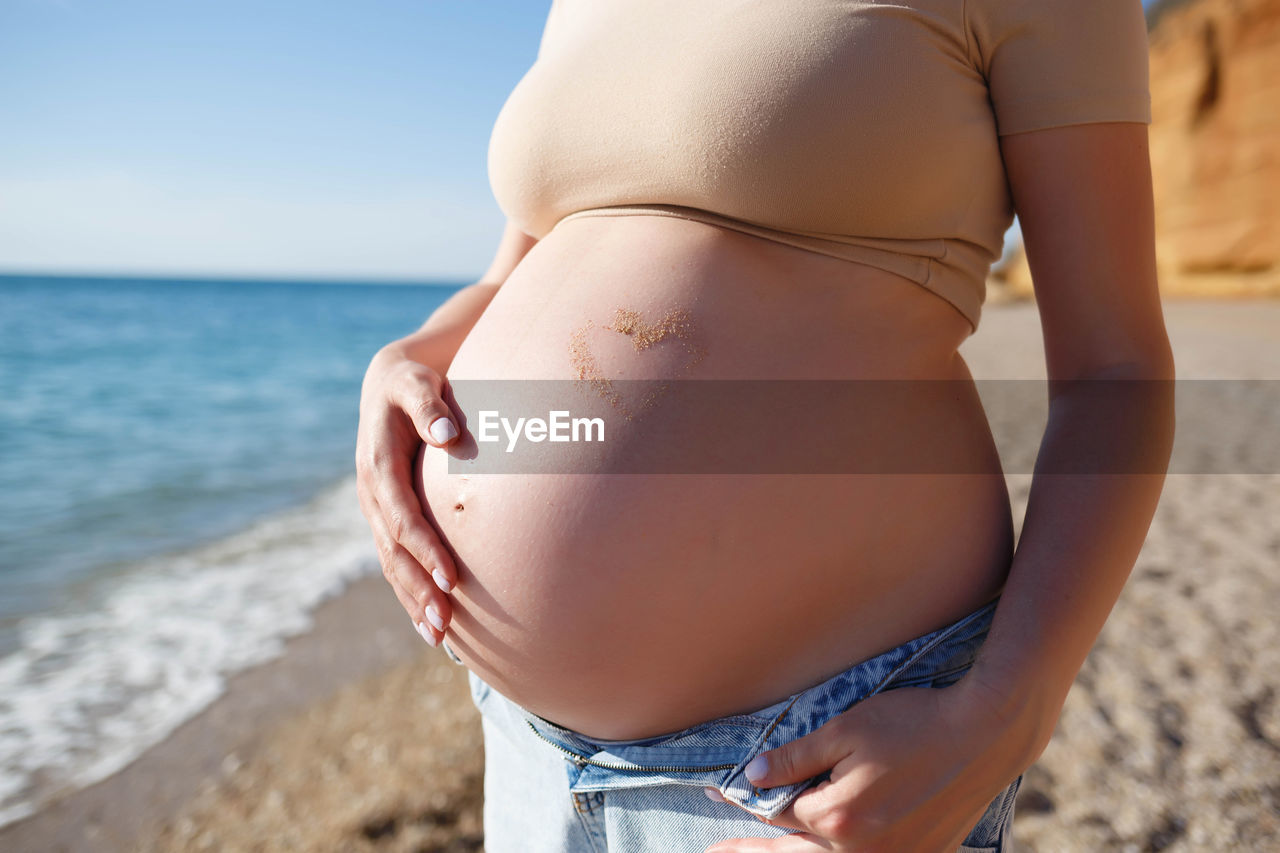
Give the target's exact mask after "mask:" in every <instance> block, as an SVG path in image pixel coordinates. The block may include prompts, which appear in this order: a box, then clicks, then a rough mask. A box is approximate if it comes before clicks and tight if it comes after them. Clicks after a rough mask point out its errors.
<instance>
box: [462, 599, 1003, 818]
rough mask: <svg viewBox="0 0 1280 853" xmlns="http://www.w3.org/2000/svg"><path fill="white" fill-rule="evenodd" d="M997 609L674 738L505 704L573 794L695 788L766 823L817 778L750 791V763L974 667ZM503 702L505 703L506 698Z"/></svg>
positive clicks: (992, 604)
mask: <svg viewBox="0 0 1280 853" xmlns="http://www.w3.org/2000/svg"><path fill="white" fill-rule="evenodd" d="M998 603H999V598H997V599H995V600H992V601H990V602H988V603H987V604H984V605H983V606H982V607H980V608H978V609H977V610H975V611H973V612H972V613H970V614H968V615H967V616H964V617H962V618H961V619H959V620H957V621H956V622H953V623H952V624H950V625H947V626H945V627H943V628H939V629H937V630H935V631H932V632H930V633H928V634H924V635H922V636H920V637H916V638H915V639H913V640H909V641H907V642H906V643H903V644H902V645H900V646H897V647H895V648H893V649H890V650H889V651H886V652H883V653H881V654H879V655H876V656H875V657H872V658H869V659H867V660H865V661H862V662H861V663H858V664H855V665H854V666H852V667H850V668H849V669H847V670H845V671H844V672H842V673H839V674H838V675H835V676H833V677H831V678H829V679H827V680H826V681H823V682H822V683H820V684H817V685H815V686H813V687H811V688H808V689H806V690H803V691H801V692H800V693H796V694H795V695H793V696H790V697H788V698H787V699H784V700H782V701H780V702H777V703H775V704H773V705H770V706H768V707H767V708H762V709H760V710H759V711H755V712H752V713H750V714H742V715H735V716H729V717H721V718H719V719H716V720H710V721H708V722H706V723H701V724H699V725H696V726H693V727H692V728H689V729H685V730H684V731H681V732H676V733H673V734H665V735H659V736H656V737H651V738H643V739H639V740H624V741H617V740H602V739H599V738H590V737H587V736H585V735H582V734H580V733H578V732H575V731H572V730H570V729H566V728H564V727H562V726H559V725H556V724H555V723H552V722H550V721H549V720H545V719H543V718H542V717H539V716H537V715H535V714H533V713H531V712H529V711H527V710H525V709H524V708H521V707H520V706H518V705H515V704H514V703H510V704H511V708H512V709H513V710H514V711H515V712H516V719H521V720H523V723H524V726H526V727H527V729H526V734H527V733H528V729H532V731H533V733H534V734H536V735H537V737H538V739H540V740H541V741H543V742H544V744H543V746H544V747H545V748H548V749H550V748H553V747H554V748H555V749H557V750H558V751H559V752H560V754H561V757H563V758H564V759H566V761H568V762H569V763H570V764H571V765H572V767H571V768H570V787H571V789H572V790H573V791H576V792H583V791H605V790H610V789H617V788H624V787H647V786H651V785H662V784H684V785H702V786H709V787H715V788H718V789H719V791H720V793H721V794H722V795H723V796H724V797H725V799H726V800H729V801H730V802H733V803H736V804H737V805H739V806H741V807H742V808H744V809H746V810H748V811H750V812H752V813H754V814H757V815H759V816H761V817H766V818H772V817H776V816H777V815H778V814H779V813H781V812H782V811H783V810H784V809H785V808H786V807H787V805H788V804H789V803H790V802H791V800H793V799H794V798H795V797H796V796H797V795H798V794H799V793H800V792H801V791H802V790H804V789H805V788H807V787H809V786H810V785H812V784H814V783H815V782H816V781H817V779H810V780H808V781H805V782H800V783H796V784H794V785H785V786H779V787H776V788H767V789H763V790H762V789H758V788H756V787H755V786H754V785H752V784H751V783H750V782H749V781H748V780H747V777H746V775H745V773H744V772H743V771H744V769H745V767H746V766H747V764H748V763H750V761H751V759H752V758H754V757H755V756H756V755H758V754H760V753H762V752H766V751H768V750H771V749H775V748H777V747H779V746H781V745H782V744H784V743H788V742H790V741H793V740H796V739H797V738H801V737H804V736H805V735H807V734H809V733H810V732H812V731H814V730H815V729H817V728H819V727H821V726H822V725H823V724H825V723H826V722H828V721H829V720H831V719H832V718H834V717H836V716H838V715H839V714H842V713H844V712H845V711H847V710H848V709H849V708H851V707H852V706H853V705H854V704H855V703H857V702H859V701H861V700H863V699H866V698H868V697H870V696H873V695H875V694H876V693H879V692H881V691H883V690H886V689H889V688H893V687H907V686H912V685H913V684H932V683H936V682H940V681H941V682H943V683H946V681H947V676H951V675H954V676H955V678H956V679H958V678H959V677H960V675H961V674H963V672H964V671H965V670H967V669H968V668H969V667H970V666H971V665H972V663H973V661H974V659H975V658H976V656H977V653H978V649H979V647H980V646H981V645H982V642H983V641H984V640H985V639H986V635H987V631H988V630H989V628H990V625H991V620H992V617H993V615H994V613H995V609H996V606H997V604H998ZM473 677H474V675H473ZM485 692H486V693H488V692H489V691H488V690H486V691H485ZM504 701H508V702H509V700H505V697H504ZM482 710H483V708H482Z"/></svg>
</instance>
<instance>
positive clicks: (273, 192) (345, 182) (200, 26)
mask: <svg viewBox="0 0 1280 853" xmlns="http://www.w3.org/2000/svg"><path fill="white" fill-rule="evenodd" d="M548 5H549V0H525V2H518V0H501V2H480V0H417V2H411V0H371V2H365V3H357V2H328V0H308V2H298V0H276V2H272V0H256V2H247V0H165V1H164V2H161V1H160V0H154V2H131V0H0V271H59V272H86V273H88V272H103V273H145V274H161V275H162V274H200V275H220V274H222V275H269V276H276V275H279V276H322V277H335V278H343V277H357V278H405V279H409V278H412V279H422V278H455V279H467V278H471V279H474V278H475V277H477V276H479V275H480V274H481V273H482V272H483V271H484V269H485V268H486V267H487V266H488V264H489V261H490V259H491V258H492V255H493V252H494V249H495V248H496V245H497V240H498V237H499V236H500V234H501V230H502V226H503V222H504V218H503V216H502V213H501V211H500V210H499V209H498V207H497V203H496V202H495V201H494V200H493V195H492V192H491V190H490V188H489V182H488V176H487V172H486V154H487V150H488V139H489V132H490V130H491V128H492V126H493V121H494V119H495V118H496V116H497V114H498V111H499V109H501V107H502V103H503V101H504V100H505V99H506V97H507V94H508V93H509V92H510V91H511V89H512V87H513V86H514V85H515V84H516V82H517V81H518V80H519V79H520V77H521V75H523V74H524V72H525V71H526V70H527V69H528V67H529V65H530V64H531V63H532V62H533V59H534V56H535V54H536V52H537V45H538V37H539V35H540V33H541V31H542V26H543V23H544V21H545V17H546V10H547V7H548Z"/></svg>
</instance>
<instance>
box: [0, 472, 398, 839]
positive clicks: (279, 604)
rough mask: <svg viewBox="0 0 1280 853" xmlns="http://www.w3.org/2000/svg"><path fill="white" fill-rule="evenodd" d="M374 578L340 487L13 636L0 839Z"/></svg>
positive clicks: (124, 578) (152, 562) (0, 735)
mask: <svg viewBox="0 0 1280 853" xmlns="http://www.w3.org/2000/svg"><path fill="white" fill-rule="evenodd" d="M376 570H377V561H376V559H375V558H374V555H373V543H372V539H371V537H370V535H369V529H368V526H367V525H366V524H365V521H364V518H363V516H362V515H361V514H360V510H359V506H358V503H357V500H356V496H355V483H354V478H348V479H345V480H343V481H342V482H341V483H338V484H335V485H333V486H331V487H330V488H328V489H326V490H325V491H324V492H322V493H321V494H320V495H318V496H317V497H316V498H314V499H313V500H312V501H310V502H309V503H307V504H306V505H304V506H301V507H298V508H295V509H291V510H288V511H286V512H283V513H280V514H278V515H273V516H271V517H269V518H266V519H263V520H262V521H260V522H258V523H256V524H254V525H253V526H252V527H250V528H248V529H246V530H243V531H241V532H239V533H237V534H235V535H233V536H230V537H227V538H225V539H222V540H219V541H217V542H214V543H211V544H207V545H203V546H200V547H198V548H193V549H189V550H186V551H182V552H179V553H175V554H169V555H166V556H162V557H155V558H150V559H147V560H145V561H142V562H140V563H138V564H136V565H134V566H132V567H130V568H129V570H128V571H126V572H121V573H113V575H112V577H110V578H108V579H106V580H105V581H104V582H103V583H102V585H101V588H99V589H97V590H94V591H92V594H91V595H90V596H89V600H91V601H93V602H95V605H93V606H87V607H85V606H83V605H80V606H81V607H82V608H83V609H82V610H80V611H78V612H60V613H49V614H43V615H36V616H31V617H28V618H26V619H24V620H22V621H21V622H19V623H18V626H17V631H18V635H19V637H20V645H19V647H18V649H17V651H16V652H14V653H12V654H10V655H8V656H6V657H4V658H3V659H0V826H3V825H4V824H7V823H11V822H13V821H14V820H17V819H19V818H21V817H23V816H25V815H27V814H30V813H32V812H33V811H35V810H37V809H39V807H40V806H41V805H42V804H43V803H45V802H48V801H49V800H50V799H52V798H54V797H55V796H58V795H61V794H64V793H66V792H67V791H69V790H74V789H78V788H81V787H84V786H86V785H89V784H92V783H94V782H96V781H98V780H100V779H103V778H105V777H107V776H109V775H111V774H112V773H114V772H115V771H117V770H119V769H120V768H122V767H124V766H125V765H127V764H128V763H129V762H130V761H132V760H133V759H134V758H136V757H137V756H138V755H139V754H140V753H141V752H142V751H143V750H145V749H146V748H147V747H149V746H151V745H153V744H155V743H158V742H159V741H161V740H163V739H164V738H165V736H167V735H168V734H169V733H170V732H171V731H173V730H174V729H175V728H177V727H178V726H179V725H181V724H182V723H183V722H185V721H186V720H188V719H190V718H191V717H192V716H194V715H195V714H196V713H197V712H199V711H200V710H201V709H203V708H205V707H206V706H208V705H209V704H210V703H211V702H213V700H215V699H216V698H217V697H218V696H220V695H221V694H222V692H223V690H224V688H225V684H226V679H227V677H228V676H229V675H231V674H232V673H234V672H236V671H239V670H242V669H245V668H247V667H250V666H253V665H255V664H258V663H262V662H263V661H266V660H269V659H271V658H273V657H276V656H278V655H279V654H280V653H281V652H282V650H283V649H284V641H285V640H286V639H287V638H288V637H290V636H293V635H296V634H299V633H302V632H305V631H306V630H308V629H309V628H310V627H311V624H312V621H311V615H310V614H311V611H312V610H313V609H314V608H315V606H316V605H317V604H319V603H320V602H321V601H323V600H324V599H326V598H329V597H331V596H333V595H336V594H337V593H339V592H341V591H342V590H343V589H344V588H345V587H346V586H347V584H349V583H350V582H351V581H353V580H355V579H356V578H358V577H359V576H361V575H364V574H368V573H370V572H373V571H376ZM76 600H77V601H81V600H83V599H82V598H81V596H76Z"/></svg>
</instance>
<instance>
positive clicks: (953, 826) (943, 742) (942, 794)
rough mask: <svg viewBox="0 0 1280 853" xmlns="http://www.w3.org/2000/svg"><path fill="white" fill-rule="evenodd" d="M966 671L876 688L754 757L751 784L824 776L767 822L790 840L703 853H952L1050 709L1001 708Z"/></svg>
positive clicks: (1037, 737) (732, 844) (1046, 723)
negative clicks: (920, 683)
mask: <svg viewBox="0 0 1280 853" xmlns="http://www.w3.org/2000/svg"><path fill="white" fill-rule="evenodd" d="M972 674H973V672H972V670H971V671H970V674H969V675H967V676H966V677H965V678H963V679H961V680H960V681H959V682H957V683H956V684H953V685H951V686H949V687H941V688H933V687H902V688H898V689H892V690H888V691H885V692H883V693H878V694H876V695H874V696H871V697H870V698H867V699H864V700H863V701H861V702H859V703H858V704H856V705H854V706H853V707H852V708H850V709H849V710H848V711H846V712H845V713H844V714H841V715H840V716H838V717H836V718H834V719H832V720H831V721H830V722H828V723H827V724H826V725H824V726H822V727H821V728H820V729H818V730H817V731H814V732H812V733H811V734H809V735H807V736H805V737H803V738H799V739H797V740H794V741H792V742H791V743H788V744H784V745H783V746H781V747H779V748H777V749H774V750H771V751H769V752H766V753H762V755H761V756H759V757H758V758H757V759H756V760H755V761H760V758H763V759H765V760H764V761H762V762H760V765H759V772H758V773H757V772H756V768H752V767H750V765H748V778H749V779H750V780H751V781H752V783H753V784H755V785H757V786H758V787H776V786H778V785H786V784H792V783H795V782H801V781H804V780H806V779H810V778H812V777H814V776H817V775H820V774H822V773H824V772H826V771H828V770H829V771H831V777H830V780H829V781H826V782H822V783H821V784H819V785H817V786H816V787H814V788H809V789H807V790H805V791H803V792H801V794H800V795H799V796H798V797H796V799H795V800H794V801H793V802H792V804H791V805H790V806H789V807H788V808H787V809H786V811H784V812H782V813H781V814H780V815H778V817H777V818H774V819H773V820H769V821H766V823H769V824H771V825H774V826H781V827H787V828H790V829H797V830H800V832H799V833H798V834H792V835H788V836H785V837H783V838H776V839H737V840H733V841H724V842H721V843H719V844H716V845H714V846H713V847H711V848H709V849H708V851H707V853H731V851H732V853H757V851H770V853H807V852H808V851H816V850H839V851H858V853H873V851H892V853H944V851H945V853H955V850H956V849H957V848H958V847H959V846H960V845H961V843H962V842H963V841H964V839H965V837H966V836H967V835H968V834H969V832H970V831H971V830H972V829H973V827H974V825H975V824H977V822H978V820H979V819H981V817H982V815H983V813H984V812H985V811H986V809H987V806H988V805H989V804H990V803H991V801H992V800H993V799H995V797H996V795H997V794H999V793H1000V791H1002V790H1003V789H1004V788H1006V787H1008V785H1009V784H1010V783H1011V782H1013V780H1014V779H1015V778H1017V776H1018V774H1020V773H1021V772H1023V770H1025V769H1026V767H1028V766H1029V765H1030V764H1031V762H1033V761H1034V760H1035V759H1036V758H1037V757H1038V756H1039V755H1040V752H1042V751H1043V750H1044V747H1045V746H1046V745H1047V744H1048V739H1049V735H1050V734H1052V731H1053V725H1054V724H1055V723H1056V720H1057V714H1058V713H1059V712H1060V710H1061V708H1060V707H1059V708H1057V709H1054V711H1053V713H1052V715H1051V716H1052V720H1047V719H1044V718H1045V717H1046V716H1049V715H1046V714H1044V713H1042V712H1041V711H1039V710H1038V709H1036V707H1035V706H1034V704H1033V703H1031V702H1030V701H1026V702H1017V703H1013V702H1010V701H1008V698H1007V697H1005V696H1003V695H1001V694H1000V693H998V692H996V691H995V690H994V688H992V687H989V686H987V685H985V684H983V683H982V682H981V681H977V680H975V679H973V678H971V677H970V676H972ZM1012 708H1016V709H1017V710H1011V709H1012ZM755 761H753V762H752V763H753V764H754V763H755ZM711 791H714V789H708V792H711ZM717 793H718V792H717ZM709 796H713V799H714V798H715V797H714V795H712V794H710V793H709Z"/></svg>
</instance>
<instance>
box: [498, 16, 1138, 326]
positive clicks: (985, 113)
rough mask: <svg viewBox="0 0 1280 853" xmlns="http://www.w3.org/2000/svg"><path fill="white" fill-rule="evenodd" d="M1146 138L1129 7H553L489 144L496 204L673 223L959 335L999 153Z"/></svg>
mask: <svg viewBox="0 0 1280 853" xmlns="http://www.w3.org/2000/svg"><path fill="white" fill-rule="evenodd" d="M1102 121H1130V122H1141V123H1144V124H1149V123H1150V122H1151V99H1150V89H1149V80H1148V60H1147V30H1146V23H1145V19H1144V16H1143V10H1142V3H1141V0H899V2H888V0H789V2H788V0H553V2H552V5H551V10H550V13H549V15H548V17H547V22H546V26H545V28H544V30H543V33H542V40H541V44H540V46H539V50H538V56H537V59H536V60H535V62H534V63H533V66H532V67H531V68H530V69H529V70H528V71H527V72H526V73H525V75H524V77H523V78H521V80H520V81H519V83H517V85H516V87H515V89H514V90H513V91H512V92H511V94H510V95H509V96H508V98H507V101H506V103H505V104H504V105H503V107H502V110H501V112H500V113H499V114H498V117H497V120H496V121H495V123H494V127H493V133H492V136H491V138H490V141H489V163H488V165H489V180H490V184H491V186H492V189H493V193H494V196H495V198H496V199H497V202H498V205H499V207H501V209H502V211H503V212H504V213H505V214H506V215H507V217H508V219H509V220H510V221H511V222H513V223H514V224H515V225H516V226H517V227H519V228H520V229H521V230H522V231H524V232H525V233H527V234H529V235H531V236H533V237H537V238H539V239H541V238H542V237H544V236H546V234H547V233H548V232H550V231H551V229H552V228H554V227H555V226H556V225H557V224H558V223H559V222H562V221H564V220H565V219H567V218H576V217H580V216H608V215H637V214H645V215H666V216H680V217H684V218H688V219H694V220H698V221H703V222H709V223H712V224H717V225H721V226H724V227H727V228H732V229H735V230H738V231H744V232H747V233H750V234H755V235H757V236H760V237H764V238H766V239H770V240H775V241H778V242H781V243H787V244H789V245H792V246H798V247H800V248H803V249H808V250H810V251H814V252H819V253H821V254H824V255H831V256H834V257H837V258H843V259H845V260H848V261H853V262H856V263H861V264H869V265H871V266H873V267H878V268H881V269H884V270H889V271H891V272H894V273H898V274H899V275H903V276H905V277H907V278H909V279H911V280H912V281H914V282H916V283H918V284H919V285H921V286H922V287H925V288H927V289H928V290H930V291H931V292H933V293H935V294H937V295H938V296H940V297H941V298H943V299H945V300H947V302H949V303H950V304H951V305H953V306H954V307H955V308H956V309H957V310H958V311H960V313H961V314H963V315H964V316H965V318H966V319H968V321H969V322H970V324H971V325H972V327H973V328H974V329H976V328H977V325H978V318H979V315H980V312H981V308H982V303H983V300H984V298H985V292H986V277H987V273H988V271H989V270H990V267H991V264H992V263H993V262H994V261H995V260H996V259H997V257H998V256H999V253H1000V251H1001V248H1002V243H1003V237H1004V233H1005V231H1006V230H1007V229H1008V227H1009V225H1010V224H1011V223H1012V221H1013V212H1014V211H1013V203H1012V200H1011V198H1010V195H1009V186H1008V180H1007V178H1006V175H1005V172H1004V166H1003V161H1002V160H1001V156H1000V148H999V144H998V140H997V137H998V136H1002V135H1005V134H1010V133H1020V132H1024V131H1030V130H1038V129H1042V128H1048V127H1056V126H1061V125H1070V124H1082V123H1087V122H1102Z"/></svg>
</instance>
